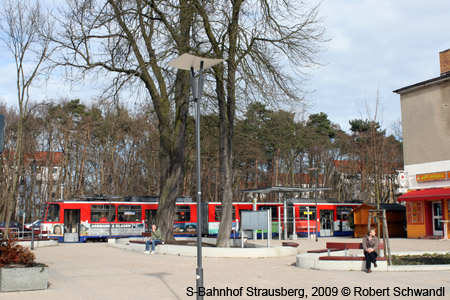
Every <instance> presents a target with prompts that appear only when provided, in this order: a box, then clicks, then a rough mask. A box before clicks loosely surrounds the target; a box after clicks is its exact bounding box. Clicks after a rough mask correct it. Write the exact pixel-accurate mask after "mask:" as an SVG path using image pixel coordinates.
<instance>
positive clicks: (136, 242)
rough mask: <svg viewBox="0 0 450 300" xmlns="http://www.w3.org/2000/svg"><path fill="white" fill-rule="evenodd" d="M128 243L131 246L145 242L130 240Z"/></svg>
mask: <svg viewBox="0 0 450 300" xmlns="http://www.w3.org/2000/svg"><path fill="white" fill-rule="evenodd" d="M129 242H130V243H133V244H145V241H138V240H130V241H129Z"/></svg>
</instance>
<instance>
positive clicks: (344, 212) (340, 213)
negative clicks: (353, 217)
mask: <svg viewBox="0 0 450 300" xmlns="http://www.w3.org/2000/svg"><path fill="white" fill-rule="evenodd" d="M351 210H352V208H351V207H349V206H338V207H337V208H336V218H337V219H338V220H339V221H347V218H348V214H349V213H350V211H351Z"/></svg>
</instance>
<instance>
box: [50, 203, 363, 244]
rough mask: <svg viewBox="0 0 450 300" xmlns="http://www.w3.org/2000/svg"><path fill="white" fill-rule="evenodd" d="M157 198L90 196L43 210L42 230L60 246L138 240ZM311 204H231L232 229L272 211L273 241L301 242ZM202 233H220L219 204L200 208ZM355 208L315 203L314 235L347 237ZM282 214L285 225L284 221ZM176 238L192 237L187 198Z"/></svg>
mask: <svg viewBox="0 0 450 300" xmlns="http://www.w3.org/2000/svg"><path fill="white" fill-rule="evenodd" d="M158 199H159V197H153V196H151V197H138V196H124V197H119V196H92V197H79V198H76V199H73V200H64V201H54V202H48V203H46V204H45V207H44V212H43V216H44V218H43V220H44V221H43V222H42V223H41V228H42V230H43V231H47V232H48V233H49V236H50V237H51V238H58V240H59V241H60V242H85V241H86V240H88V239H106V238H109V237H133V236H141V235H142V232H143V231H146V230H148V227H149V226H150V225H151V224H152V223H154V222H155V219H156V210H157V208H158ZM311 201H312V200H309V199H308V200H295V201H290V202H289V204H288V205H287V207H286V210H285V208H284V207H283V204H282V203H257V204H252V203H246V202H236V203H233V228H236V229H237V228H239V221H240V216H241V212H242V211H246V210H255V209H256V210H263V209H271V210H272V232H273V233H274V234H275V235H276V234H278V233H279V232H280V230H284V228H285V226H287V232H288V233H289V234H290V233H292V232H293V231H294V229H293V228H294V224H295V232H296V233H297V235H300V236H306V235H307V233H308V212H309V232H311V233H313V232H314V231H315V226H316V207H315V203H314V202H313V201H312V202H311ZM202 205H203V207H202V212H203V216H204V217H203V222H202V229H203V232H204V233H205V234H207V235H217V233H218V231H219V224H220V216H221V208H222V206H221V203H218V202H205V203H203V204H202ZM357 205H360V204H357V203H335V202H330V201H327V200H322V199H319V201H318V205H317V210H318V216H319V223H318V228H319V232H318V234H319V235H320V236H337V235H352V234H353V230H352V229H351V228H350V227H349V226H348V225H347V216H348V214H349V212H350V211H351V210H352V209H353V208H354V207H355V206H357ZM285 212H286V222H285V221H284V215H285ZM173 232H174V235H175V236H196V232H197V204H196V203H195V202H192V199H191V198H190V197H179V198H177V201H176V210H175V221H174V230H173Z"/></svg>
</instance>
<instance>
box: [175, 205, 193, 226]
mask: <svg viewBox="0 0 450 300" xmlns="http://www.w3.org/2000/svg"><path fill="white" fill-rule="evenodd" d="M190 220H191V207H190V206H188V205H182V206H177V207H176V209H175V221H176V222H187V221H190Z"/></svg>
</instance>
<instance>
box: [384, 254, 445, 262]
mask: <svg viewBox="0 0 450 300" xmlns="http://www.w3.org/2000/svg"><path fill="white" fill-rule="evenodd" d="M392 264H393V265H448V264H450V253H446V254H437V253H425V254H421V255H392Z"/></svg>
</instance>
